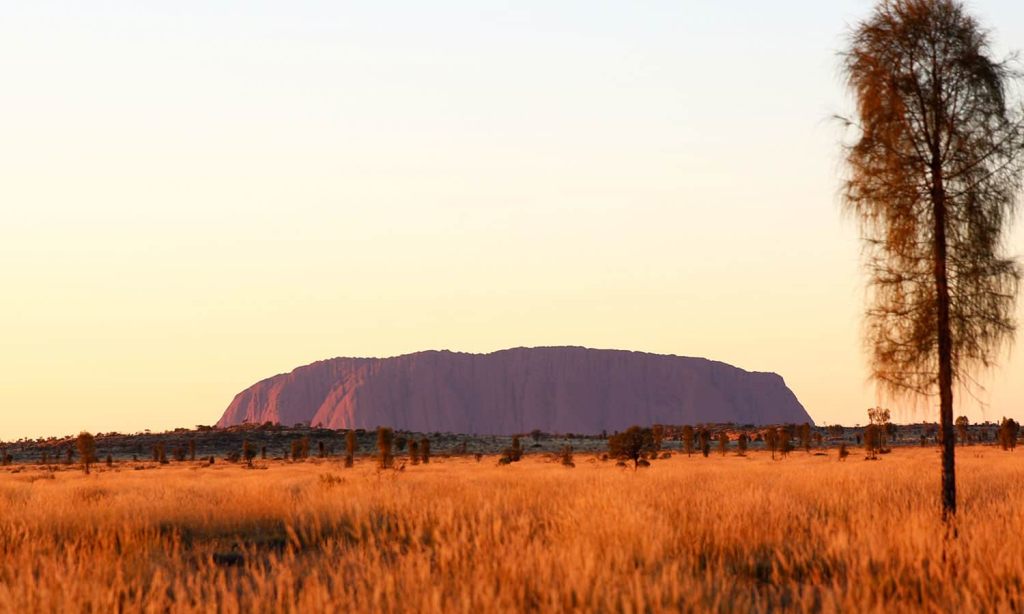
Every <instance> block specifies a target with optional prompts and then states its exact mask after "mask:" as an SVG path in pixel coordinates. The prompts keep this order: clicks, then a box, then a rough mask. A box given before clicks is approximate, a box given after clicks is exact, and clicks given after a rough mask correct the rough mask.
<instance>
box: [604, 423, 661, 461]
mask: <svg viewBox="0 0 1024 614" xmlns="http://www.w3.org/2000/svg"><path fill="white" fill-rule="evenodd" d="M654 451H655V450H654V433H653V432H652V431H651V429H647V428H641V427H639V426H631V427H629V428H628V429H626V430H625V431H622V432H621V433H617V434H615V435H612V436H611V437H609V438H608V453H609V454H610V455H611V457H612V458H616V459H619V460H621V461H633V469H636V468H637V467H639V466H640V461H641V460H644V458H643V457H644V456H645V455H647V454H653V453H654Z"/></svg>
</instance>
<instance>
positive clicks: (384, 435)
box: [377, 426, 395, 469]
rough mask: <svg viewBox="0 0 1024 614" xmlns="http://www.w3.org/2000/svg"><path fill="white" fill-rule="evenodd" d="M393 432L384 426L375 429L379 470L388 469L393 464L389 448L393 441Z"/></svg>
mask: <svg viewBox="0 0 1024 614" xmlns="http://www.w3.org/2000/svg"><path fill="white" fill-rule="evenodd" d="M394 437H395V432H394V431H393V430H391V429H390V428H388V427H386V426H381V427H378V428H377V454H378V461H379V463H380V468H381V469H390V468H391V466H392V465H393V464H394V457H393V456H392V454H391V446H392V443H393V441H394Z"/></svg>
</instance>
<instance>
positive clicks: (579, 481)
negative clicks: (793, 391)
mask: <svg viewBox="0 0 1024 614" xmlns="http://www.w3.org/2000/svg"><path fill="white" fill-rule="evenodd" d="M400 460H401V459H400ZM575 463H576V466H575V468H568V467H565V466H562V465H561V464H560V463H559V462H556V461H555V460H553V459H552V458H551V457H549V456H546V455H528V456H526V457H525V458H524V459H523V460H522V461H521V462H518V463H513V464H511V465H508V466H499V465H498V463H497V457H496V456H485V457H483V459H482V460H480V461H479V462H478V461H477V460H475V459H474V458H472V457H454V456H453V457H449V458H441V457H435V458H433V459H431V462H430V464H428V465H423V464H420V465H416V466H412V465H409V464H406V465H405V467H404V469H403V470H401V471H398V470H387V471H379V470H378V469H377V467H376V464H375V462H374V460H373V459H372V458H360V459H357V462H356V466H355V467H354V468H352V469H345V468H343V467H342V465H341V464H340V463H338V462H337V461H336V460H333V459H332V460H330V461H322V460H319V459H317V460H307V461H305V462H298V463H293V462H286V461H270V462H262V463H261V462H257V463H256V468H252V469H250V468H247V467H245V466H244V465H243V464H229V463H223V462H221V461H218V462H217V463H216V464H214V465H207V464H204V463H188V462H182V463H171V464H169V465H154V464H149V463H134V462H126V463H115V464H114V466H113V467H107V466H105V465H96V466H94V468H93V470H92V473H91V474H90V475H85V474H84V473H83V472H82V471H81V470H80V469H74V468H67V467H61V468H60V469H56V470H55V469H54V468H45V467H40V466H31V465H23V466H14V467H6V468H4V470H2V471H0V610H3V611H9V612H76V611H88V612H193V611H196V612H297V611H336V612H522V611H596V612H660V611H687V612H708V611H710V612H718V611H721V612H725V611H744V612H746V611H752V612H768V611H773V612H775V611H795V612H804V611H808V612H810V611H813V612H858V613H859V612H902V611H926V612H995V611H1017V612H1019V611H1022V610H1024V548H1022V541H1021V536H1022V535H1024V487H1022V485H1024V453H1022V452H1004V451H1002V450H999V449H998V448H994V447H987V446H967V447H963V448H960V449H958V457H957V469H958V472H959V473H958V479H959V488H960V499H959V500H960V513H959V516H958V519H957V523H956V532H957V537H956V538H955V539H947V537H946V536H947V530H946V528H945V525H944V524H943V523H942V521H941V519H940V515H939V455H938V450H937V448H935V447H934V446H932V447H928V448H898V449H896V450H895V451H894V452H893V453H891V454H887V455H884V456H883V457H882V460H878V461H865V460H863V453H862V452H861V451H860V450H854V451H853V453H852V454H851V456H850V458H849V459H848V460H846V461H845V462H840V461H839V460H838V459H837V455H836V452H835V450H832V451H830V452H829V453H828V455H827V456H816V455H813V454H808V453H805V452H794V453H792V454H790V455H789V457H788V458H786V459H785V460H772V458H771V456H770V455H769V454H768V453H767V452H764V451H760V450H759V451H755V452H751V453H749V454H748V455H747V456H745V457H744V456H738V455H737V454H735V453H733V452H730V453H729V454H728V455H725V456H720V455H718V454H717V453H713V454H712V455H711V457H710V458H703V457H701V456H699V455H694V456H693V457H687V456H686V455H681V454H678V453H676V454H674V455H673V456H672V457H671V458H669V459H664V460H661V459H659V460H656V461H654V462H653V463H652V466H651V467H649V468H642V469H640V470H638V471H634V470H632V469H623V468H621V467H616V465H615V463H614V462H609V461H602V460H600V459H599V458H597V457H595V456H594V455H591V454H587V455H583V454H577V455H576V457H575Z"/></svg>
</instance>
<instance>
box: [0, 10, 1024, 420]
mask: <svg viewBox="0 0 1024 614" xmlns="http://www.w3.org/2000/svg"><path fill="white" fill-rule="evenodd" d="M819 4H820V3H810V2H807V3H793V4H792V5H791V6H789V7H786V6H782V7H778V6H777V5H776V4H773V5H772V8H769V7H765V6H762V4H761V3H751V5H750V6H749V7H747V8H748V9H749V10H746V11H740V12H739V13H738V14H737V12H736V11H735V10H734V7H733V8H726V7H720V8H715V7H712V6H710V3H696V2H690V3H687V2H683V3H677V2H671V3H670V2H664V3H661V2H655V3H651V4H650V5H649V6H647V5H645V6H644V7H639V6H634V5H618V6H612V5H608V6H599V5H594V4H593V3H584V2H579V3H576V2H567V3H564V4H560V5H559V8H557V9H555V8H551V7H549V6H547V5H548V3H541V2H536V3H530V2H527V3H521V4H520V3H517V7H516V8H514V9H511V8H508V7H502V8H499V7H496V6H495V7H494V8H488V7H486V6H484V7H481V6H480V5H478V4H476V3H472V4H471V3H461V2H442V3H436V4H431V6H430V8H429V9H427V8H426V7H425V6H417V5H414V4H402V3H379V4H375V6H374V7H372V8H370V7H363V8H354V7H342V6H335V5H334V4H333V3H325V4H321V3H315V2H308V3H306V2H301V3H288V4H287V5H284V4H282V5H280V6H278V7H268V6H261V7H251V6H249V5H248V4H246V5H242V4H238V5H233V4H231V3H223V4H218V5H217V6H213V7H211V6H207V5H206V4H204V3H197V4H195V5H191V4H188V3H184V4H180V5H179V4H175V7H176V8H174V9H173V12H169V9H166V7H165V8H163V9H160V8H156V6H155V5H154V6H150V5H149V4H147V3H139V2H133V3H116V2H115V3H110V4H107V5H105V6H104V8H103V9H95V8H93V7H90V11H91V12H85V9H84V8H83V7H82V6H81V5H78V4H72V3H25V6H17V7H9V6H5V7H3V8H0V58H2V59H0V63H2V64H3V74H4V79H3V85H2V86H0V87H2V88H3V95H2V96H0V113H2V116H3V117H4V118H5V121H4V130H3V138H2V139H0V211H2V219H3V223H2V225H0V262H2V266H0V287H2V288H3V295H2V301H0V338H2V339H3V340H4V346H3V347H4V351H3V352H2V353H0V418H2V419H0V438H4V439H12V438H15V437H20V436H37V435H49V434H65V433H72V432H77V431H78V430H80V429H89V430H92V431H108V430H115V429H116V430H121V431H135V430H141V429H145V428H151V429H154V430H157V429H164V428H169V427H175V426H191V425H194V424H197V423H198V424H211V423H213V422H215V421H216V420H217V418H218V417H219V415H220V413H221V412H222V411H223V409H224V408H225V407H226V406H227V404H228V403H229V402H230V400H231V398H232V397H233V395H234V394H235V393H236V392H238V391H239V390H241V389H242V388H244V387H246V386H248V385H249V384H251V383H253V382H254V381H256V380H258V379H261V378H263V377H267V376H270V375H273V374H275V373H279V372H283V371H288V370H290V369H292V368H294V367H295V366H298V365H300V364H305V363H308V362H311V361H314V360H318V359H321V358H327V357H331V356H348V355H359V356H388V355H394V354H399V353H405V352H411V351H417V350H422V349H430V348H434V349H441V348H447V349H452V350H463V351H491V350H497V349H502V348H506V347H512V346H520V345H527V346H531V345H562V344H571V345H585V346H591V347H604V348H622V349H633V350H645V351H652V352H662V353H672V354H681V355H690V356H705V357H708V358H713V359H717V360H722V361H725V362H728V363H731V364H734V365H736V366H739V367H742V368H746V369H750V370H768V371H775V372H778V373H780V374H781V375H782V376H783V377H784V378H785V379H786V382H787V383H788V384H789V385H790V387H791V388H792V389H793V390H794V392H795V393H796V394H797V396H798V397H799V398H800V400H801V401H802V402H803V404H804V405H805V406H806V407H807V409H808V411H809V412H810V413H811V415H812V416H813V417H814V419H815V420H816V421H817V422H819V423H827V422H835V421H841V422H844V423H849V424H852V423H863V422H864V421H865V413H864V410H865V408H866V407H868V406H870V405H873V404H874V403H875V401H876V399H875V395H874V391H873V389H872V387H871V386H870V385H868V384H866V383H865V370H864V368H863V355H862V352H861V344H860V336H859V321H860V320H859V318H860V313H861V311H862V309H863V300H862V299H863V295H862V293H863V290H862V287H861V278H860V273H859V268H858V245H857V242H856V236H857V235H856V227H855V226H854V225H853V224H852V223H849V222H846V221H843V220H842V219H840V216H839V212H838V204H837V201H836V197H835V195H836V191H837V188H838V178H837V177H838V168H839V167H838V151H837V145H836V140H837V137H838V135H837V132H836V129H835V126H834V125H833V124H831V123H830V121H829V120H828V117H829V116H830V114H831V113H833V112H836V111H840V110H842V109H843V108H844V95H843V92H842V89H841V87H840V84H839V80H838V78H837V77H836V59H835V55H834V53H835V51H836V49H838V48H839V46H840V45H841V43H842V38H841V35H842V32H843V28H844V24H846V23H849V22H852V21H853V20H854V19H856V18H857V17H858V16H859V15H863V14H864V13H865V12H866V9H867V7H868V6H869V5H868V3H866V2H855V1H851V2H846V3H843V4H832V3H828V4H829V6H819ZM977 12H978V13H979V14H980V15H981V16H982V18H983V20H985V21H986V23H989V24H990V25H994V26H995V27H996V29H997V33H998V34H999V35H1000V40H1003V39H1004V38H1005V40H1007V41H1024V25H1022V24H1024V9H1021V8H1020V7H1018V6H1015V5H1013V3H1009V2H996V1H991V2H980V3H977ZM1018 46H1024V43H1021V45H1018ZM1020 237H1021V234H1020V233H1019V232H1017V233H1015V234H1014V240H1013V241H1012V243H1011V248H1012V249H1011V251H1014V252H1017V251H1019V250H1018V249H1017V246H1019V245H1020ZM1022 365H1024V363H1022V362H1021V359H1020V358H1019V357H1015V358H1013V359H1008V360H1004V361H1003V366H1002V367H1001V368H1000V369H999V370H998V371H995V372H994V373H993V374H991V376H990V377H989V378H988V379H987V380H986V381H987V383H988V392H987V394H985V395H983V397H982V398H983V400H984V401H986V402H987V404H988V408H987V409H986V410H985V412H984V413H982V411H981V410H980V409H979V408H978V406H977V405H976V404H971V405H970V406H965V407H961V409H962V410H963V412H962V413H967V414H968V415H969V416H970V417H971V418H972V419H974V420H979V419H983V418H988V419H998V418H999V417H1000V416H1002V415H1013V416H1017V417H1022V416H1024V413H1022V410H1021V406H1022V403H1024V383H1022V382H1021V378H1019V377H1014V374H1019V373H1020V369H1021V366H1022ZM897 416H898V417H899V419H900V420H904V421H909V420H918V419H925V418H930V417H931V416H930V414H928V413H926V412H923V411H921V412H918V413H903V414H900V413H897Z"/></svg>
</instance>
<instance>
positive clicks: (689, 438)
mask: <svg viewBox="0 0 1024 614" xmlns="http://www.w3.org/2000/svg"><path fill="white" fill-rule="evenodd" d="M694 437H695V434H694V431H693V427H692V426H690V425H689V424H687V425H686V426H684V427H683V449H684V450H685V451H686V455H687V456H693V443H694Z"/></svg>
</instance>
